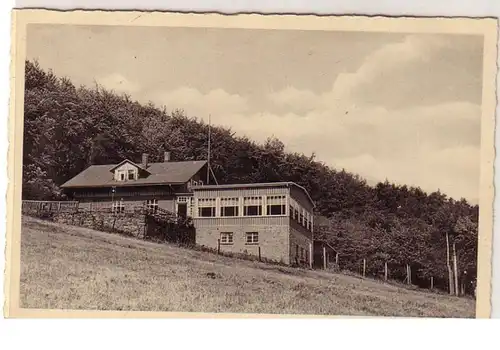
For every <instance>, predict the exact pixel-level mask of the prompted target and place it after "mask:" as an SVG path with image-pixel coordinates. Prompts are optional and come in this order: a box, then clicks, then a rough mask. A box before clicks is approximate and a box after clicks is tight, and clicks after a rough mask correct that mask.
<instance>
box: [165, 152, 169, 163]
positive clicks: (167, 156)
mask: <svg viewBox="0 0 500 350" xmlns="http://www.w3.org/2000/svg"><path fill="white" fill-rule="evenodd" d="M164 162H165V163H168V162H170V152H165V154H164Z"/></svg>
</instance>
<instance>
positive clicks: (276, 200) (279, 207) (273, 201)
mask: <svg viewBox="0 0 500 350" xmlns="http://www.w3.org/2000/svg"><path fill="white" fill-rule="evenodd" d="M267 215H286V197H285V196H267Z"/></svg>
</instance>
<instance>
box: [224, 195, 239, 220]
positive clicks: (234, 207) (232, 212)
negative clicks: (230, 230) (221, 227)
mask: <svg viewBox="0 0 500 350" xmlns="http://www.w3.org/2000/svg"><path fill="white" fill-rule="evenodd" d="M220 204H221V208H220V216H238V206H239V199H238V198H221V199H220Z"/></svg>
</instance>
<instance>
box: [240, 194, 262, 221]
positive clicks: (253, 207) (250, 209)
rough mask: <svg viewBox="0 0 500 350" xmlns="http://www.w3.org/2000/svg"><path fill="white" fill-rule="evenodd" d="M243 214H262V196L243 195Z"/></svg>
mask: <svg viewBox="0 0 500 350" xmlns="http://www.w3.org/2000/svg"><path fill="white" fill-rule="evenodd" d="M243 215H244V216H260V215H262V197H260V196H255V197H245V198H243Z"/></svg>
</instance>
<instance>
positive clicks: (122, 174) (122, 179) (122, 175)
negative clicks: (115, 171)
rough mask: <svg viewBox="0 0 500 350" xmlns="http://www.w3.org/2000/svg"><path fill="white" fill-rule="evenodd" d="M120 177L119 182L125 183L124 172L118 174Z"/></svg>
mask: <svg viewBox="0 0 500 350" xmlns="http://www.w3.org/2000/svg"><path fill="white" fill-rule="evenodd" d="M119 176H120V181H125V173H124V172H119Z"/></svg>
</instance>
